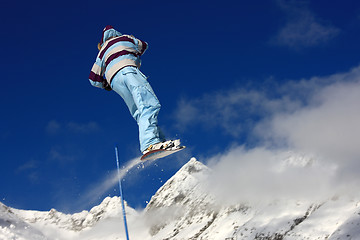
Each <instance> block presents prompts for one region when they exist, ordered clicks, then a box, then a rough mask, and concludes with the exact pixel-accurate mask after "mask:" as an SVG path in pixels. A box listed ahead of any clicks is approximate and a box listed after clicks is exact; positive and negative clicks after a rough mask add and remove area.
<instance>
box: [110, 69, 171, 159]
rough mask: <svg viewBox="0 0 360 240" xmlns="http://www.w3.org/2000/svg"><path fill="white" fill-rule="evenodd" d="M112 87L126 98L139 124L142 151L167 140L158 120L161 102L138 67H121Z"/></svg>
mask: <svg viewBox="0 0 360 240" xmlns="http://www.w3.org/2000/svg"><path fill="white" fill-rule="evenodd" d="M111 88H112V89H113V90H114V91H115V92H116V93H118V94H119V95H120V96H121V97H122V98H123V99H124V101H125V103H126V105H127V107H128V108H129V111H130V113H131V115H132V116H133V118H134V119H135V120H136V122H137V124H138V126H139V141H140V150H141V152H143V151H144V150H146V149H147V148H148V147H149V146H150V145H151V144H155V143H158V142H162V141H164V140H165V139H164V136H163V134H162V133H161V131H160V129H159V127H158V121H157V117H158V114H159V111H160V108H161V105H160V102H159V100H158V98H157V97H156V95H155V93H154V91H153V89H152V88H151V86H150V84H149V82H148V81H147V80H146V77H145V75H144V74H143V73H142V72H140V70H139V69H138V68H136V67H132V66H128V67H125V68H123V69H121V70H120V71H119V72H118V73H116V75H115V76H114V77H113V79H112V82H111Z"/></svg>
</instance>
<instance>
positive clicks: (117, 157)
mask: <svg viewBox="0 0 360 240" xmlns="http://www.w3.org/2000/svg"><path fill="white" fill-rule="evenodd" d="M115 154H116V165H117V172H118V178H119V189H120V197H121V205H122V212H123V217H124V226H125V233H126V239H127V240H129V232H128V227H127V222H126V212H125V204H124V198H123V193H122V189H121V177H120V167H119V153H118V149H117V147H115Z"/></svg>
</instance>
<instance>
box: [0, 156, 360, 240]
mask: <svg viewBox="0 0 360 240" xmlns="http://www.w3.org/2000/svg"><path fill="white" fill-rule="evenodd" d="M291 160H292V161H291V162H292V163H293V162H294V161H295V162H296V159H294V158H292V159H291ZM299 161H301V162H304V159H303V158H301V159H299ZM305 165H306V164H305ZM305 165H304V166H305ZM211 173H212V170H211V169H209V168H208V167H206V166H205V165H203V164H202V163H200V162H199V161H197V160H196V159H195V158H192V159H191V160H190V161H189V162H188V163H187V164H185V165H184V166H183V167H182V168H181V169H180V170H179V171H178V172H177V173H176V174H175V175H174V176H173V177H172V178H170V179H169V180H168V181H167V182H166V183H165V184H164V185H163V186H162V187H161V188H160V189H159V190H158V191H157V192H156V194H155V195H154V196H153V197H152V199H151V200H150V202H149V204H148V205H147V207H146V209H144V210H135V209H132V208H131V207H129V206H126V212H127V219H128V225H129V233H130V239H139V240H140V239H141V240H147V239H155V240H157V239H159V240H160V239H168V240H170V239H174V240H175V239H178V240H181V239H194V240H195V239H208V240H210V239H216V240H218V239H228V240H230V239H257V240H280V239H289V240H290V239H294V240H295V239H329V240H335V239H352V240H354V239H360V201H359V200H358V199H349V198H346V197H334V198H332V199H329V200H327V201H323V202H317V203H314V202H310V201H304V200H303V201H299V200H277V201H275V200H274V201H271V202H267V203H261V204H258V203H249V202H248V203H237V204H231V205H230V204H226V203H224V202H222V201H219V200H218V199H216V197H215V196H214V195H212V194H211V193H210V192H209V188H208V186H207V185H206V184H205V183H206V179H207V178H208V177H209V176H211ZM122 221H123V220H122V212H121V202H120V199H119V198H118V197H113V198H109V197H108V198H106V199H104V201H103V202H102V203H101V204H100V205H99V206H96V207H94V208H92V209H91V210H90V211H83V212H81V213H76V214H72V215H70V214H63V213H61V212H58V211H56V210H55V209H52V210H50V211H48V212H39V211H28V210H17V209H13V208H9V207H7V206H5V205H3V204H0V240H10V239H11V240H13V239H17V240H25V239H26V240H27V239H31V240H45V239H59V240H66V239H77V240H85V239H86V240H90V239H94V240H95V239H100V240H101V239H104V240H114V239H125V233H124V229H123V222H122Z"/></svg>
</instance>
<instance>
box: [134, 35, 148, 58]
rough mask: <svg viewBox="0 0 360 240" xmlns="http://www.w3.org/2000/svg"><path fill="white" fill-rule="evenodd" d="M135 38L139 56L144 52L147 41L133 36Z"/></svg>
mask: <svg viewBox="0 0 360 240" xmlns="http://www.w3.org/2000/svg"><path fill="white" fill-rule="evenodd" d="M134 40H135V44H136V46H137V51H138V54H139V55H140V56H141V55H143V54H144V53H145V51H146V49H148V44H147V42H145V41H143V40H140V39H137V38H134Z"/></svg>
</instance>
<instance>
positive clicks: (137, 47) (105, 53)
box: [89, 26, 148, 90]
mask: <svg viewBox="0 0 360 240" xmlns="http://www.w3.org/2000/svg"><path fill="white" fill-rule="evenodd" d="M99 45H100V46H101V49H100V51H99V54H98V55H97V57H96V62H95V64H94V65H93V67H92V69H91V72H90V75H89V81H90V83H91V85H93V86H95V87H99V88H105V89H107V90H111V88H110V86H111V80H112V78H113V76H114V75H115V74H116V73H117V72H118V71H119V70H121V69H122V68H124V67H126V66H135V67H138V68H139V67H140V56H141V55H142V54H144V52H145V50H146V49H147V47H148V44H147V43H146V42H144V41H142V40H139V39H137V38H135V37H133V36H129V35H122V34H121V33H120V32H118V31H116V30H115V29H114V28H113V27H112V26H107V27H105V29H104V30H103V36H102V38H101V41H100V43H99Z"/></svg>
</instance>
